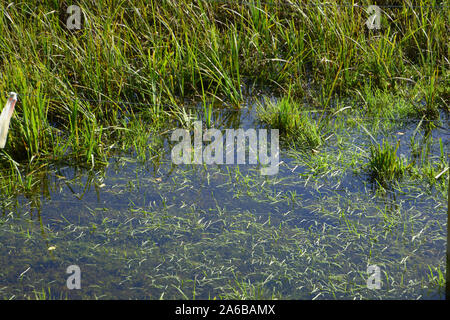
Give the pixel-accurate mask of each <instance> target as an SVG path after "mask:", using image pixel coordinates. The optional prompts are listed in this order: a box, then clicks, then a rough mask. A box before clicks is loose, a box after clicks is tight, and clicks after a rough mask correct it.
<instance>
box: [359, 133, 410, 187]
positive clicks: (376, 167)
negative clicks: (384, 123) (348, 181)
mask: <svg viewBox="0 0 450 320" xmlns="http://www.w3.org/2000/svg"><path fill="white" fill-rule="evenodd" d="M398 147H399V142H398V141H397V144H396V145H395V146H393V145H391V144H390V143H389V142H388V141H387V140H383V142H382V144H378V145H372V146H371V147H370V158H369V162H368V164H367V170H368V171H369V174H370V177H371V179H373V180H374V181H376V182H378V183H379V184H380V185H382V186H385V187H386V186H387V184H388V183H390V182H393V181H395V180H398V179H400V178H401V177H402V176H403V174H404V172H405V170H406V169H407V168H408V164H407V163H406V161H405V159H402V158H401V157H399V156H398V155H397V150H398Z"/></svg>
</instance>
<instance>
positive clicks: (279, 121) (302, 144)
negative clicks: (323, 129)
mask: <svg viewBox="0 0 450 320" xmlns="http://www.w3.org/2000/svg"><path fill="white" fill-rule="evenodd" d="M257 112H258V117H259V119H260V120H261V121H263V122H264V123H266V124H267V125H268V126H269V127H270V128H275V129H279V130H280V136H281V137H282V139H283V141H284V142H287V143H291V144H295V145H296V146H298V147H299V148H302V149H308V150H311V149H315V148H318V147H319V146H320V145H321V144H322V136H321V133H320V129H319V125H318V124H317V122H316V121H315V120H314V119H312V117H311V116H310V115H309V114H308V112H307V111H302V109H301V107H300V106H299V105H298V104H297V103H295V102H293V101H292V100H291V99H290V98H289V97H285V98H282V99H281V100H280V101H277V102H273V101H271V100H270V99H266V100H265V101H264V103H260V104H259V105H258V110H257Z"/></svg>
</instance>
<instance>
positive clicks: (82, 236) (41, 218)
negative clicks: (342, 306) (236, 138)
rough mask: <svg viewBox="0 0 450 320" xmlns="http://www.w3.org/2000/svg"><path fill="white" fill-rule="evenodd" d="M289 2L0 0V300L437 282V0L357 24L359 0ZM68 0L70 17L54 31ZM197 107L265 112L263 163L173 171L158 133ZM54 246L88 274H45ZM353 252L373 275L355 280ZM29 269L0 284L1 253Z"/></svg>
mask: <svg viewBox="0 0 450 320" xmlns="http://www.w3.org/2000/svg"><path fill="white" fill-rule="evenodd" d="M297 2H298V3H295V1H290V2H288V1H281V0H272V1H270V3H269V2H264V1H259V0H248V1H221V0H214V1H212V0H195V1H190V0H189V1H188V0H145V1H144V0H136V1H132V2H127V1H118V0H104V1H88V0H80V1H76V2H72V1H54V0H42V1H34V2H27V1H25V2H14V3H10V4H6V3H0V61H1V62H2V63H0V93H1V95H2V100H1V101H0V106H1V107H2V106H3V104H4V102H5V100H6V99H3V98H4V97H5V94H6V93H7V92H9V91H14V92H17V93H18V94H19V101H18V102H17V104H16V111H15V113H14V115H13V118H12V121H11V125H10V132H9V135H8V140H7V145H6V148H5V149H2V150H0V208H1V209H2V212H3V215H2V216H1V219H0V255H1V254H5V255H6V254H10V252H14V254H15V260H14V261H13V263H12V264H7V265H4V264H2V267H4V268H3V269H2V271H1V272H0V277H2V279H3V278H4V279H6V280H5V281H6V282H7V285H5V286H2V288H0V297H3V298H8V299H9V298H11V297H19V298H30V299H48V298H56V299H65V298H74V297H75V298H80V297H88V298H92V297H95V298H129V297H138V298H142V297H146V298H152V299H153V298H156V299H159V298H162V299H164V298H168V299H171V298H189V299H191V298H211V299H214V298H223V299H228V298H232V299H260V298H261V299H277V298H286V297H287V298H294V299H298V298H305V299H315V298H355V297H357V298H380V297H381V298H399V297H401V298H405V297H406V298H418V297H422V294H424V293H423V290H424V288H425V289H428V288H431V289H432V288H436V287H437V288H441V287H442V286H443V284H444V282H445V281H444V276H443V274H442V271H441V269H442V268H443V260H442V259H441V256H442V252H443V251H442V250H443V249H442V243H444V242H443V241H442V239H443V233H444V232H445V223H446V222H445V221H446V220H445V219H446V215H445V214H444V213H443V211H442V210H443V209H442V208H443V207H445V204H444V202H443V199H444V197H445V196H446V195H447V192H448V183H447V179H449V176H450V170H449V169H448V168H449V164H448V139H446V138H445V137H446V136H445V134H446V133H445V132H446V131H448V129H449V127H448V117H449V97H450V92H449V90H450V86H449V85H448V83H449V75H450V72H449V70H450V69H449V60H448V59H449V57H448V52H449V49H448V30H449V23H448V17H449V15H448V13H449V11H448V8H449V7H448V1H436V0H419V1H389V2H388V1H377V4H378V5H380V6H383V5H385V7H383V8H382V10H383V11H382V16H381V28H380V29H373V30H369V29H368V28H367V26H366V24H365V22H366V20H367V18H368V16H369V15H368V13H367V7H368V6H369V4H371V3H370V1H362V2H356V1H343V0H338V1H334V2H332V3H328V2H327V3H325V2H324V3H320V2H314V3H312V2H305V1H297ZM71 4H76V5H78V6H79V7H80V8H81V12H82V15H81V28H80V29H69V28H68V27H67V21H68V18H69V15H70V14H68V13H67V8H68V7H69V6H70V5H71ZM255 109H256V112H254V111H255ZM253 112H254V113H253ZM197 119H200V120H202V121H203V123H204V128H206V127H216V128H219V129H222V128H230V127H231V126H233V125H235V124H236V125H241V123H247V124H248V123H250V122H251V123H252V124H254V126H256V127H259V126H261V127H266V128H278V129H279V130H280V139H281V142H282V149H283V150H282V157H281V158H280V159H281V160H282V161H281V164H280V174H279V175H277V176H274V177H269V178H268V177H261V176H259V175H258V174H256V173H255V172H256V169H255V168H253V167H251V168H247V167H243V166H220V165H219V166H217V167H216V166H209V167H208V168H206V167H202V166H186V167H177V166H174V165H173V164H172V163H171V162H170V159H168V154H170V151H168V148H170V146H171V142H170V141H169V134H168V133H170V132H171V130H173V129H175V128H177V127H182V126H183V127H186V128H191V126H192V123H193V121H194V120H197ZM241 120H245V121H242V122H241ZM246 121H247V122H246ZM227 126H228V127H227ZM379 141H382V142H381V143H379ZM150 167H151V169H152V170H153V171H152V173H151V174H150V173H149V171H151V170H150V169H149V168H150ZM144 168H145V169H144ZM254 169H255V170H254ZM146 170H148V171H146ZM371 182H375V183H371ZM64 188H66V189H68V190H70V197H69V200H68V199H67V198H65V196H64V195H61V194H60V193H59V192H61V191H60V190H62V189H64ZM66 189H64V190H66ZM380 190H381V191H383V192H378V191H380ZM205 193H208V195H209V194H211V197H206V196H205ZM55 194H56V195H57V196H54V195H55ZM100 195H102V196H100ZM52 197H56V200H55V199H52ZM73 197H75V198H76V199H77V200H79V201H81V202H82V201H86V202H83V206H82V209H80V205H79V204H80V203H81V202H77V203H76V206H70V205H69V203H70V201H73V199H72V198H73ZM102 197H104V198H102ZM397 197H398V198H397ZM86 198H88V200H86ZM93 198H95V200H93ZM100 199H101V201H103V202H105V203H106V202H108V203H109V202H110V204H111V206H107V205H106V204H105V205H103V204H102V205H100V204H99V203H100ZM105 199H106V200H105ZM117 199H119V200H117ZM397 200H398V201H397ZM45 201H47V202H45ZM52 201H53V202H52ZM96 201H97V202H96ZM44 202H45V204H49V203H50V204H49V207H51V208H52V209H50V208H47V209H48V210H46V212H45V215H44V214H43V213H42V214H41V208H42V207H44V204H43V203H44ZM52 206H53V207H52ZM402 206H405V207H402ZM75 207H76V209H74V208H75ZM36 211H37V212H36ZM19 212H20V213H21V214H19ZM16 213H17V214H16ZM444 218H445V219H444ZM36 221H38V223H35V222H36ZM2 244H5V245H2ZM6 244H7V245H6ZM50 245H56V248H57V249H56V250H55V251H54V253H49V251H48V250H47V249H48V247H49V246H50ZM347 250H348V251H347ZM73 252H76V253H77V254H79V256H80V257H83V258H84V259H86V261H87V263H86V265H85V266H84V267H83V268H84V269H83V270H86V273H85V274H86V276H85V278H84V279H85V281H86V282H85V283H91V284H93V285H92V286H90V287H89V288H88V289H87V290H86V291H83V292H82V293H79V296H78V295H77V293H73V292H72V293H68V292H67V291H64V290H65V289H64V285H65V284H64V283H63V282H61V281H60V280H61V279H62V278H63V277H62V276H61V277H59V278H57V277H56V275H57V274H58V273H57V272H58V270H59V269H58V268H59V267H61V266H62V265H66V264H67V263H68V262H69V261H71V259H72V258H73V255H74V254H73ZM424 252H427V253H426V254H425V253H424ZM398 257H401V259H400V261H397V260H398ZM408 259H409V260H408ZM372 262H374V263H379V264H380V265H382V266H383V268H385V269H384V270H385V271H386V272H385V276H386V279H384V280H383V281H384V283H385V284H386V287H384V288H385V289H386V290H383V291H380V292H371V291H369V290H367V288H366V287H365V277H366V274H365V273H366V266H367V265H368V264H369V263H372ZM70 263H73V262H70ZM32 264H34V265H36V264H37V265H38V266H39V268H41V269H39V268H38V270H46V275H45V276H43V275H42V273H39V272H38V271H37V272H35V273H33V272H31V271H30V272H28V273H24V274H23V280H22V278H21V280H20V282H19V283H17V282H16V278H17V268H19V267H18V266H20V268H22V267H23V266H25V265H32ZM98 265H102V266H103V268H101V270H100V271H99V270H98V268H97V267H95V266H98ZM24 269H26V268H24ZM31 270H32V271H34V270H35V269H34V268H33V269H31ZM47 270H48V271H47ZM148 270H152V273H151V274H149V271H148ZM51 271H54V272H51ZM97 272H101V276H99V277H98V278H99V279H101V283H99V282H96V281H97V280H96V279H97ZM47 273H48V275H47ZM58 279H59V280H58ZM313 279H315V280H317V281H315V280H313ZM58 281H59V282H58ZM94 284H95V285H94ZM122 286H123V288H126V290H125V291H126V292H125V291H124V290H122V289H121V288H122ZM102 288H103V289H102ZM105 288H107V290H106V289H105ZM142 288H149V291H145V290H144V289H142ZM431 289H430V290H431ZM105 290H106V291H107V293H105ZM127 290H128V291H127ZM433 290H434V289H433ZM130 292H132V294H130Z"/></svg>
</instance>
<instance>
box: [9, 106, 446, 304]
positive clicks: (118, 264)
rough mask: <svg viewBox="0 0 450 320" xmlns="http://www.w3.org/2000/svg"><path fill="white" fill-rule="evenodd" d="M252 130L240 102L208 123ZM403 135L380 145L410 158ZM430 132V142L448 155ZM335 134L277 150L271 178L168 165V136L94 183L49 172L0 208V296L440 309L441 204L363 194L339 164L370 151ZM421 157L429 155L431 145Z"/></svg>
mask: <svg viewBox="0 0 450 320" xmlns="http://www.w3.org/2000/svg"><path fill="white" fill-rule="evenodd" d="M255 118H256V117H255V110H254V108H252V102H251V101H248V103H247V104H246V105H245V106H244V107H243V108H242V109H240V110H231V111H230V110H229V109H224V110H214V111H213V116H212V122H213V123H214V124H215V125H214V126H215V127H217V128H239V127H240V128H244V129H246V128H258V127H259V126H260V124H259V123H258V122H257V121H256V120H255ZM415 127H416V124H407V125H405V126H398V127H396V128H394V129H392V131H391V132H384V133H381V134H380V136H379V138H380V140H381V138H382V137H383V136H384V137H386V136H388V137H389V136H391V137H394V138H396V136H395V133H396V132H398V131H400V130H401V131H402V132H403V135H402V140H401V141H402V144H401V147H400V150H399V151H400V153H403V154H405V156H409V150H410V149H409V148H408V143H409V142H408V137H409V136H411V134H412V132H413V131H414V129H415ZM447 129H448V128H447ZM442 130H443V129H440V128H438V129H435V130H433V131H432V137H433V139H434V141H438V139H439V138H441V139H442V141H443V145H444V146H445V148H446V149H445V150H448V143H449V140H448V135H446V134H445V132H444V131H442ZM344 131H345V132H346V134H343V135H341V137H344V138H341V139H340V140H339V141H338V140H337V139H336V137H332V138H330V139H329V140H328V142H327V146H326V147H325V148H324V150H323V151H322V152H321V154H320V155H319V156H316V158H313V157H314V156H312V155H306V154H304V153H293V152H287V151H283V152H282V156H281V158H280V160H281V165H280V170H279V173H278V174H277V175H275V176H262V175H260V172H259V168H258V166H256V165H212V166H204V165H182V166H175V165H173V164H172V163H171V161H170V158H169V157H170V148H171V146H172V143H170V142H169V141H168V138H169V135H167V136H165V137H164V139H163V147H162V150H164V152H161V154H160V157H158V158H153V159H152V161H148V162H146V163H140V162H138V161H137V160H135V157H133V156H117V157H113V158H111V159H110V161H109V165H108V167H107V168H105V169H104V170H100V171H98V172H95V171H92V170H80V169H75V168H72V167H52V168H50V169H49V172H47V174H45V175H44V176H43V179H42V182H41V194H40V195H36V194H34V195H28V196H20V197H17V198H15V199H2V201H1V202H0V203H1V205H2V206H1V207H2V212H3V215H2V216H1V218H0V239H1V241H0V256H1V262H0V265H1V268H0V270H1V271H0V279H1V283H0V296H1V297H3V298H11V297H14V298H19V299H20V298H57V299H59V298H90V299H94V298H104V299H114V298H121V299H128V298H149V299H159V298H166V299H174V298H176V299H179V298H189V299H192V298H194V297H195V298H202V299H208V298H214V297H218V298H242V297H245V296H250V297H257V298H258V297H259V298H274V297H283V298H300V299H312V298H331V299H334V298H346V299H350V298H363V299H367V298H369V299H370V298H385V299H389V298H407V299H411V298H419V297H422V298H438V299H439V298H443V293H442V292H441V291H440V290H441V289H442V288H441V289H440V288H439V287H436V286H433V283H435V282H433V281H432V280H433V279H432V278H430V270H432V271H433V274H434V275H437V274H438V272H439V271H442V272H443V269H442V270H441V269H440V268H441V267H442V266H444V265H445V264H444V263H445V262H444V259H445V248H446V241H445V239H446V215H445V213H446V208H445V203H446V201H445V199H443V198H442V195H441V194H440V193H439V191H438V190H436V188H435V187H433V186H430V185H428V184H427V183H425V182H420V183H418V182H417V181H405V182H404V183H403V184H402V186H401V188H394V189H393V190H390V191H388V192H387V193H385V194H380V193H378V192H376V191H375V190H373V189H372V186H371V185H370V184H369V183H368V182H367V177H366V176H365V174H364V173H361V172H358V171H355V170H354V168H353V167H352V166H351V165H349V164H350V163H353V162H352V161H351V160H352V157H354V158H355V159H354V160H355V161H356V162H357V163H360V164H361V163H364V162H365V160H364V156H362V155H361V154H362V152H361V151H358V150H362V151H363V150H367V146H368V145H369V143H370V138H369V137H367V136H366V135H365V134H364V132H363V131H361V130H360V129H358V128H349V129H345V130H344ZM377 138H378V137H377ZM333 139H334V140H333ZM430 150H431V151H430V154H431V155H439V154H440V153H439V152H440V147H439V143H434V144H432V145H431V149H430ZM339 151H342V152H339ZM326 157H329V158H326ZM304 158H311V159H313V160H311V161H312V162H307V161H303V160H304ZM325 158H326V159H327V162H326V164H324V165H323V166H319V165H317V166H312V165H311V163H319V162H320V159H322V160H323V159H325ZM52 247H54V248H52ZM49 248H51V249H53V250H49ZM370 264H376V265H378V266H379V267H380V268H381V270H382V275H383V276H382V283H383V286H382V288H381V289H379V290H369V289H367V287H366V280H367V273H366V270H367V266H368V265H370ZM70 265H78V266H79V267H80V269H81V279H82V280H81V281H82V282H81V288H82V289H81V290H68V289H67V287H66V279H67V277H68V276H69V275H68V274H66V269H67V267H68V266H70ZM436 268H437V269H436ZM194 295H195V296H194Z"/></svg>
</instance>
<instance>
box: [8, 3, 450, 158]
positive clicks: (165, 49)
mask: <svg viewBox="0 0 450 320" xmlns="http://www.w3.org/2000/svg"><path fill="white" fill-rule="evenodd" d="M70 4H72V2H70V1H68V2H58V1H51V0H44V1H39V2H14V3H11V4H6V3H1V4H0V60H1V61H2V63H1V64H0V92H1V93H5V92H9V91H15V92H18V93H19V94H20V100H19V102H18V112H17V113H16V114H15V115H14V117H13V121H12V123H11V127H12V128H11V132H10V137H9V138H8V147H7V148H6V149H5V150H4V152H6V153H7V154H8V155H5V156H4V158H8V156H9V158H10V159H11V160H10V161H12V160H14V161H22V160H27V161H28V162H30V161H31V159H33V160H35V161H44V162H48V160H49V159H56V160H61V159H62V158H65V159H66V161H69V159H71V161H72V163H73V164H80V165H86V164H89V165H91V164H92V162H94V165H95V163H96V162H97V161H99V163H100V164H101V163H102V162H104V159H105V157H106V156H107V154H108V152H110V151H109V150H114V148H110V147H111V146H113V145H118V144H117V143H115V142H117V138H119V137H122V138H123V137H124V135H123V134H124V132H125V131H126V130H128V129H129V128H128V123H130V122H128V121H124V120H126V119H137V118H136V114H138V113H145V114H146V116H145V118H146V119H148V122H149V123H148V124H149V125H150V126H154V127H156V128H159V127H161V126H162V124H163V123H168V124H170V122H167V120H168V119H169V118H168V116H169V117H177V116H178V115H179V114H180V110H182V108H181V107H182V106H183V104H184V102H185V101H186V99H191V98H193V99H201V100H203V101H204V102H210V101H211V100H213V101H214V100H216V101H222V102H223V103H225V104H228V105H232V106H235V107H239V105H240V103H241V102H242V100H243V98H244V97H243V93H242V87H243V86H244V85H245V84H248V83H256V84H261V85H264V86H267V87H271V88H272V89H273V90H276V91H280V92H287V91H288V90H290V94H291V96H292V97H305V98H307V99H308V101H309V102H310V103H312V104H314V106H315V107H317V108H319V109H323V110H326V109H328V108H330V107H331V104H332V101H333V99H334V98H335V97H336V96H342V95H349V94H354V92H361V91H363V90H366V89H365V88H368V90H381V92H387V93H389V92H397V91H398V90H406V88H407V89H408V90H411V91H412V92H415V96H414V97H413V98H414V100H415V101H420V104H417V105H419V106H420V107H418V108H417V112H418V113H419V114H425V115H427V117H429V118H436V117H438V113H437V112H436V110H438V108H439V107H442V106H444V107H446V106H447V105H448V86H446V81H448V76H449V68H448V44H447V43H448V39H447V30H448V20H447V19H448V11H446V10H447V9H442V8H441V9H437V8H433V7H435V6H437V5H441V4H446V2H445V1H444V2H441V1H433V0H423V1H418V2H417V3H416V2H414V4H416V5H420V6H422V7H417V6H411V4H410V3H409V2H399V5H400V7H399V8H386V9H384V10H385V11H384V12H385V14H383V17H382V25H381V29H380V30H371V31H368V30H367V28H366V26H365V24H364V23H365V21H366V19H367V18H368V15H367V13H366V12H365V8H367V6H368V5H369V3H368V2H365V1H363V2H362V3H359V5H358V6H356V4H355V5H350V4H353V3H350V4H349V3H348V2H347V1H336V2H335V4H337V5H338V6H334V5H329V4H327V5H325V4H324V5H320V4H318V5H303V4H302V5H293V4H286V3H284V1H278V0H275V1H272V2H271V4H266V3H263V2H258V1H248V2H240V1H236V2H231V1H228V2H221V1H206V0H199V1H187V0H179V1H173V0H158V1H155V0H150V1H143V0H137V1H133V2H132V3H131V2H125V1H115V0H105V1H95V2H93V1H87V0H81V1H78V2H77V3H76V4H77V5H78V6H80V8H81V10H82V13H83V15H82V21H81V22H82V28H81V29H80V30H68V29H67V27H66V20H67V18H68V15H67V14H66V9H67V6H68V5H70ZM381 4H383V3H381ZM405 79H409V80H408V81H405ZM288 88H290V89H288ZM310 89H313V90H310ZM118 101H122V102H125V103H126V104H124V103H118ZM167 105H172V106H174V107H172V108H168V107H166V106H167ZM206 105H207V104H206V103H204V106H205V116H206V118H207V121H208V122H209V123H210V122H211V109H208V108H210V107H208V108H207V107H206ZM208 106H209V105H208ZM211 108H212V107H211ZM447 108H448V107H447ZM140 132H148V130H141V131H140ZM317 142H318V141H311V143H312V144H313V145H314V144H317ZM125 149H126V147H125ZM11 165H12V163H10V164H8V165H7V164H4V163H2V164H0V166H2V167H11Z"/></svg>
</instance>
